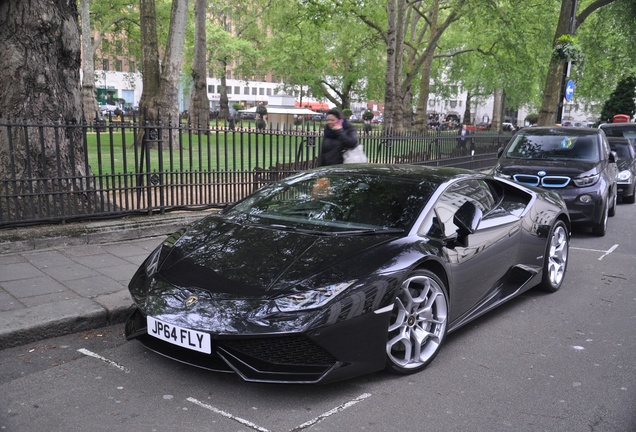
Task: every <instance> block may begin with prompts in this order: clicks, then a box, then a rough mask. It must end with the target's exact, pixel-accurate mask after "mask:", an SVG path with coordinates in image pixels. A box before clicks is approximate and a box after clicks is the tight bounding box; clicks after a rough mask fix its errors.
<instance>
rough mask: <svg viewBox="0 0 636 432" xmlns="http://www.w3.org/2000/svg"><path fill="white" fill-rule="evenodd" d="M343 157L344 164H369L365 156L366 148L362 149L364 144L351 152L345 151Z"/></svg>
mask: <svg viewBox="0 0 636 432" xmlns="http://www.w3.org/2000/svg"><path fill="white" fill-rule="evenodd" d="M342 157H343V158H344V162H343V163H346V164H353V163H367V162H369V160H368V159H367V155H365V154H364V148H363V147H362V144H358V145H357V146H356V147H354V148H352V149H351V150H345V151H344V152H343V153H342Z"/></svg>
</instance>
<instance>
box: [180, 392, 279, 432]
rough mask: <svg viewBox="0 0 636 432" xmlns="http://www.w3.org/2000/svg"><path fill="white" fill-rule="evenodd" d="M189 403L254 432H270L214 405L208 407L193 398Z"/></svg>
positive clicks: (190, 398) (189, 399)
mask: <svg viewBox="0 0 636 432" xmlns="http://www.w3.org/2000/svg"><path fill="white" fill-rule="evenodd" d="M187 401H188V402H192V403H193V404H195V405H199V406H200V407H202V408H205V409H207V410H210V411H212V412H215V413H217V414H221V415H222V416H223V417H227V418H229V419H231V420H234V421H237V422H239V423H241V424H242V425H243V426H247V427H249V428H250V429H254V430H256V431H259V432H270V431H269V430H268V429H265V428H262V427H260V426H258V425H257V424H254V423H252V422H251V421H249V420H245V419H242V418H240V417H237V416H235V415H232V414H230V413H227V412H225V411H223V410H220V409H218V408H216V407H213V406H212V405H208V404H206V403H203V402H201V401H199V400H197V399H195V398H193V397H189V398H188V399H187Z"/></svg>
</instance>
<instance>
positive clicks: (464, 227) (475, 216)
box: [453, 201, 483, 238]
mask: <svg viewBox="0 0 636 432" xmlns="http://www.w3.org/2000/svg"><path fill="white" fill-rule="evenodd" d="M482 217H483V212H482V211H481V209H479V208H477V206H476V205H475V204H474V203H473V202H471V201H466V202H465V203H464V204H462V206H461V207H460V208H459V209H458V210H457V212H455V216H453V223H454V224H455V225H456V226H457V227H459V228H458V230H457V235H458V237H459V238H464V237H467V236H468V235H469V234H473V233H474V232H475V231H477V228H478V227H479V223H480V222H481V218H482Z"/></svg>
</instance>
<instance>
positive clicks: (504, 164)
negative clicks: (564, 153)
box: [496, 158, 599, 177]
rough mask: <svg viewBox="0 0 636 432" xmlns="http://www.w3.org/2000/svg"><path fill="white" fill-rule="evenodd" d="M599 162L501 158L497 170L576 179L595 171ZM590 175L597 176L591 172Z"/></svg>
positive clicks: (508, 172)
mask: <svg viewBox="0 0 636 432" xmlns="http://www.w3.org/2000/svg"><path fill="white" fill-rule="evenodd" d="M598 163H599V162H589V161H576V160H547V159H509V158H501V159H500V160H499V162H498V163H497V168H496V170H497V171H499V172H502V173H504V174H509V175H514V174H534V175H536V174H537V173H538V172H539V171H545V173H546V175H560V176H570V177H576V176H578V175H579V174H582V173H588V172H590V171H595V170H596V167H597V165H598ZM590 174H595V172H591V173H590Z"/></svg>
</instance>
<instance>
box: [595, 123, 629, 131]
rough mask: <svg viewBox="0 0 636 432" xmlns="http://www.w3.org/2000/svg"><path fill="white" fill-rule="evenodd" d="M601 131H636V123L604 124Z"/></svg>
mask: <svg viewBox="0 0 636 432" xmlns="http://www.w3.org/2000/svg"><path fill="white" fill-rule="evenodd" d="M599 128H600V129H620V130H636V123H604V124H602V125H600V126H599Z"/></svg>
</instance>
